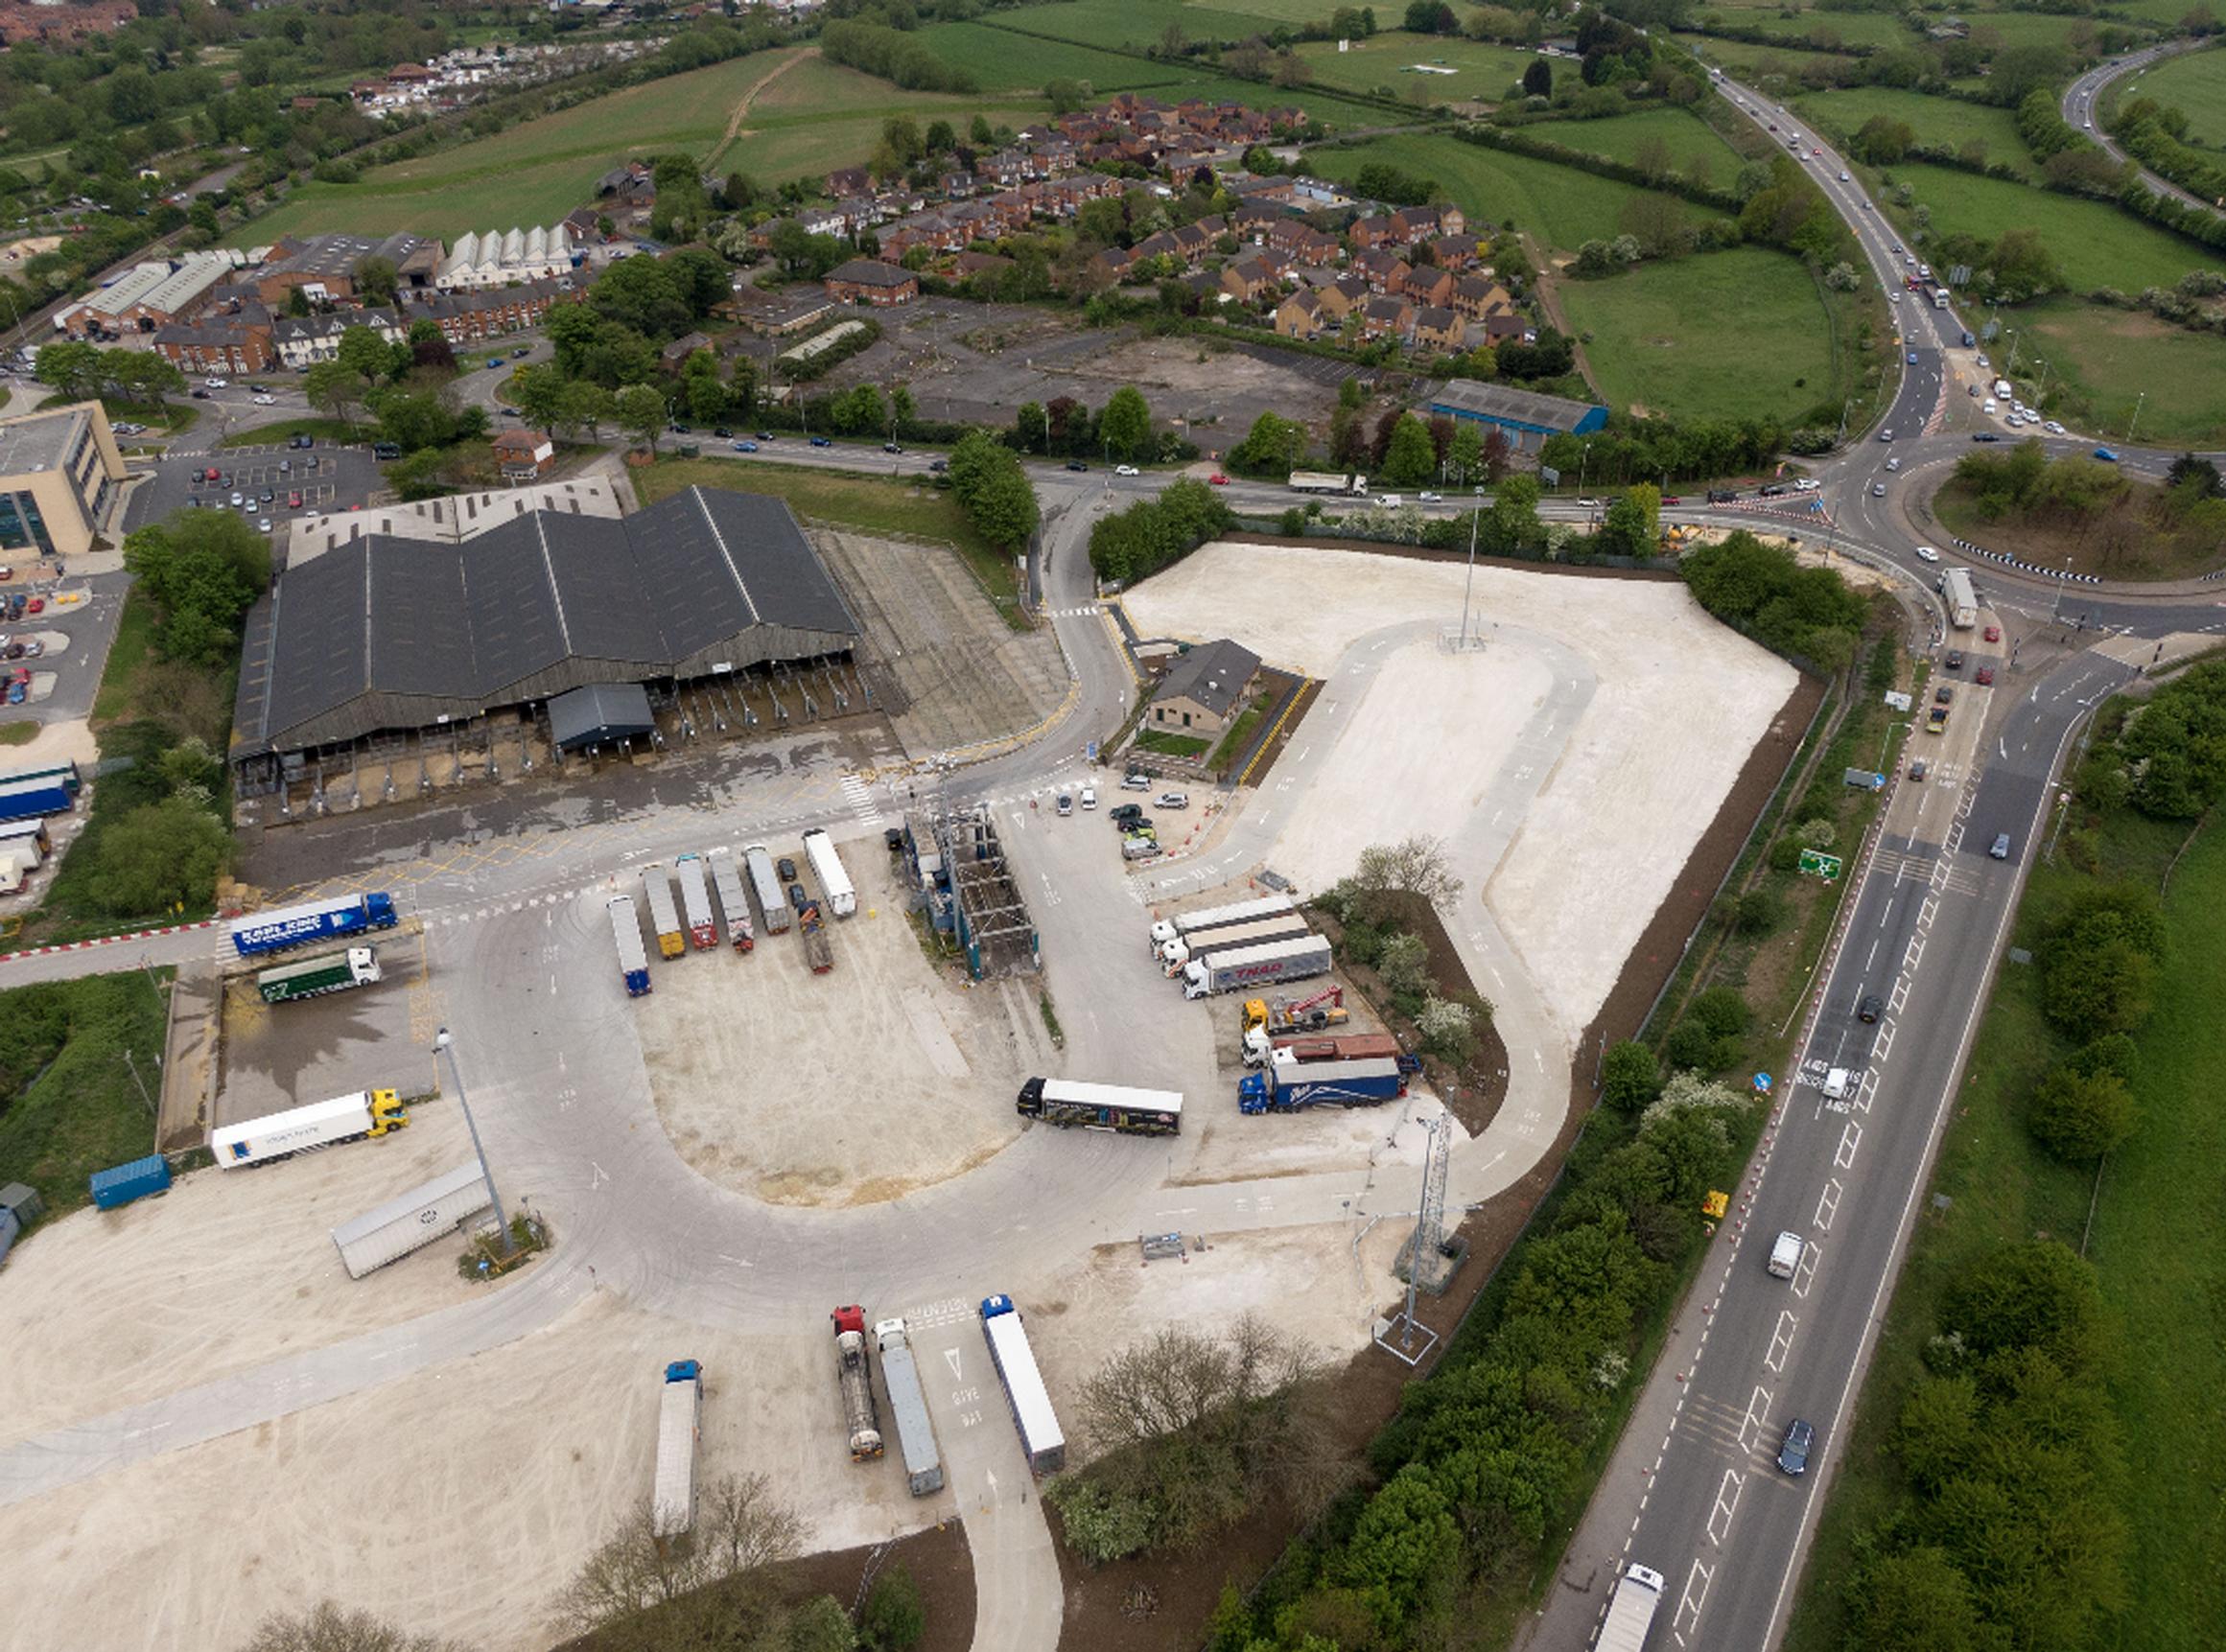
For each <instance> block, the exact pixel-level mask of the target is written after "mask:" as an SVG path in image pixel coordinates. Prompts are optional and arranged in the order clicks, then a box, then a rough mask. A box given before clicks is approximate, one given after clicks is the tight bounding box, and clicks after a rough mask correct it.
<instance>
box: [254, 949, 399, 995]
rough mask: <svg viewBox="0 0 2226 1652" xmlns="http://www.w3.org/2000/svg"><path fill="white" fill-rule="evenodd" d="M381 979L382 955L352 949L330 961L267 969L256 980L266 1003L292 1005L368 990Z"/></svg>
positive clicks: (323, 960)
mask: <svg viewBox="0 0 2226 1652" xmlns="http://www.w3.org/2000/svg"><path fill="white" fill-rule="evenodd" d="M379 978H380V971H379V955H378V954H377V953H376V952H374V951H372V950H371V949H370V948H369V947H368V946H351V947H349V948H348V949H347V950H346V951H345V952H336V953H334V954H333V955H332V956H331V957H329V958H304V959H303V960H302V961H301V962H300V963H298V964H281V965H280V966H278V967H277V968H275V969H266V970H264V971H263V972H262V973H261V974H260V975H257V976H256V977H255V990H256V991H257V992H258V993H260V994H261V995H262V998H263V1002H264V1003H266V1004H291V1003H293V1000H294V999H296V998H317V997H321V996H322V995H323V994H325V993H327V992H345V991H346V990H347V989H349V988H351V987H368V986H369V985H370V984H371V983H372V982H374V981H376V980H378V979H379Z"/></svg>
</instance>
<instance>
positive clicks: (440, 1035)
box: [433, 1027, 511, 1256]
mask: <svg viewBox="0 0 2226 1652" xmlns="http://www.w3.org/2000/svg"><path fill="white" fill-rule="evenodd" d="M433 1049H434V1050H435V1051H436V1052H438V1053H439V1054H441V1055H443V1056H446V1057H447V1058H448V1076H449V1082H452V1083H453V1084H455V1085H456V1099H457V1105H459V1106H461V1107H462V1108H463V1110H464V1128H466V1129H467V1130H469V1131H471V1133H472V1152H475V1153H477V1154H478V1155H479V1159H480V1175H482V1176H484V1177H486V1181H487V1198H488V1200H489V1202H491V1203H492V1204H493V1205H494V1207H495V1226H496V1227H497V1229H498V1230H500V1232H501V1233H502V1235H503V1254H504V1256H507V1255H509V1254H510V1249H511V1245H510V1219H509V1218H508V1217H506V1216H504V1214H503V1196H502V1194H501V1193H500V1192H498V1191H497V1190H496V1187H495V1173H494V1172H493V1171H492V1170H491V1169H489V1168H488V1165H487V1150H486V1149H485V1148H484V1147H483V1146H481V1145H480V1126H479V1121H477V1120H476V1119H474V1118H473V1117H472V1104H471V1102H470V1100H469V1098H467V1097H466V1096H465V1095H464V1076H463V1074H462V1073H461V1072H459V1071H457V1064H456V1040H455V1039H454V1038H452V1037H450V1036H449V1032H448V1029H447V1028H446V1027H443V1028H442V1029H441V1030H440V1031H439V1032H437V1033H435V1034H434V1035H433Z"/></svg>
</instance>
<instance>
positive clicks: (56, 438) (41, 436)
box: [0, 402, 99, 477]
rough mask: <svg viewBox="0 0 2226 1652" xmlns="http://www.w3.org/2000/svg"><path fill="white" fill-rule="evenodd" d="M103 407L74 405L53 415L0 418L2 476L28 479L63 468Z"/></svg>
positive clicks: (44, 413)
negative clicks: (96, 411) (95, 411)
mask: <svg viewBox="0 0 2226 1652" xmlns="http://www.w3.org/2000/svg"><path fill="white" fill-rule="evenodd" d="M98 405H99V404H97V403H93V402H73V403H72V404H71V405H70V406H68V407H56V408H54V409H53V410H52V411H50V412H43V413H24V414H21V415H19V416H18V417H15V418H12V419H0V476H9V477H19V476H27V475H29V474H31V473H32V472H34V471H51V470H57V469H59V468H60V466H61V463H62V461H63V459H64V458H66V457H67V456H68V454H69V451H70V449H71V447H72V446H73V445H74V444H75V443H76V441H77V439H78V432H79V431H81V430H83V429H84V428H85V427H86V426H87V425H88V424H89V423H90V422H91V420H92V409H93V408H94V407H97V406H98Z"/></svg>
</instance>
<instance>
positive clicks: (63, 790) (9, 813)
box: [0, 780, 70, 821]
mask: <svg viewBox="0 0 2226 1652" xmlns="http://www.w3.org/2000/svg"><path fill="white" fill-rule="evenodd" d="M69 812H70V791H69V787H67V786H65V785H63V784H62V783H61V782H60V781H59V780H32V781H28V782H26V783H25V784H23V785H19V786H9V787H5V788H0V821H27V820H36V819H38V818H40V817H41V816H44V815H66V814H68V813H69Z"/></svg>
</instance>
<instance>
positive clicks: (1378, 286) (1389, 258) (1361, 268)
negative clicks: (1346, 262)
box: [1351, 247, 1407, 292]
mask: <svg viewBox="0 0 2226 1652" xmlns="http://www.w3.org/2000/svg"><path fill="white" fill-rule="evenodd" d="M1351 268H1352V272H1353V273H1354V274H1355V275H1358V276H1359V277H1360V278H1361V279H1362V280H1363V281H1365V282H1367V283H1368V290H1369V291H1371V292H1396V291H1399V290H1400V288H1401V286H1402V285H1403V284H1404V282H1405V279H1406V274H1407V261H1406V260H1405V259H1403V258H1401V257H1400V256H1399V255H1398V254H1397V253H1395V252H1387V251H1385V250H1383V249H1382V248H1380V247H1378V248H1373V249H1371V250H1370V251H1367V252H1362V253H1356V254H1354V256H1353V260H1352V266H1351Z"/></svg>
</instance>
